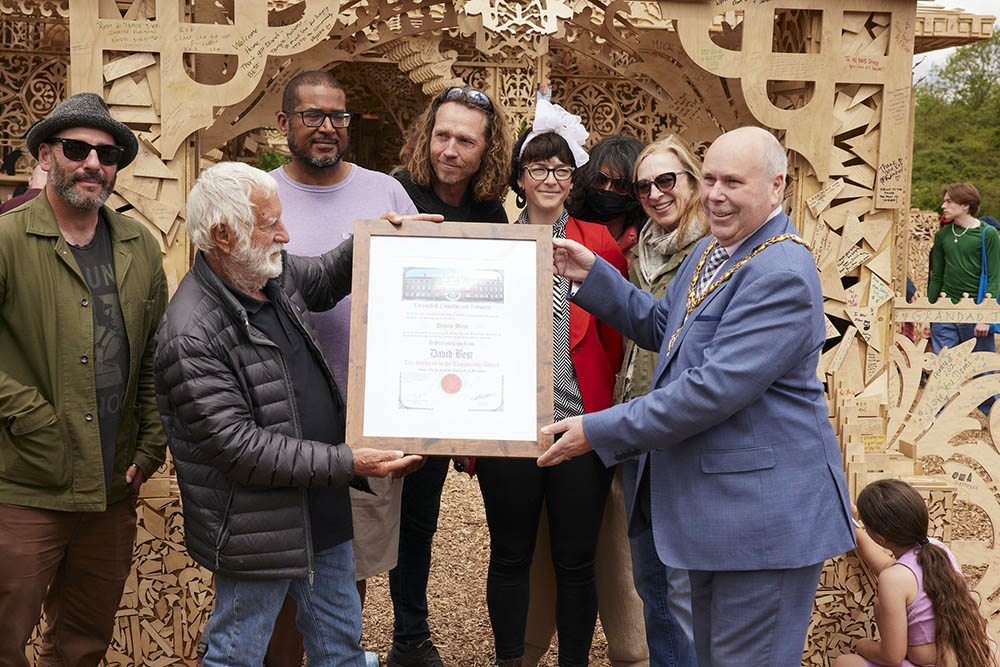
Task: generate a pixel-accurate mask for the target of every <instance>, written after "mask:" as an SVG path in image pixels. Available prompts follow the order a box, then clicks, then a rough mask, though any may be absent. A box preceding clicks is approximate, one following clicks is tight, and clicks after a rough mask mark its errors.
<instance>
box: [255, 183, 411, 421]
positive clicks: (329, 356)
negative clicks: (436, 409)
mask: <svg viewBox="0 0 1000 667" xmlns="http://www.w3.org/2000/svg"><path fill="white" fill-rule="evenodd" d="M271 176H274V179H275V180H276V181H278V198H279V199H281V207H282V213H281V219H282V222H284V223H285V228H286V229H287V230H288V235H289V237H290V239H291V240H290V241H289V242H288V243H287V244H286V246H285V249H286V250H287V251H288V252H290V253H292V254H294V255H306V256H308V257H314V256H316V255H322V254H323V253H325V252H326V251H328V250H331V249H333V248H336V247H337V246H338V245H340V244H341V243H342V242H343V241H344V240H345V239H347V238H350V236H351V234H352V233H353V232H354V221H355V220H359V219H363V220H369V219H372V218H377V217H379V216H380V215H382V214H383V213H385V212H386V211H396V212H397V213H403V214H410V213H416V212H417V208H416V207H415V206H414V205H413V202H411V201H410V198H409V196H407V194H406V191H405V190H404V189H403V186H402V185H400V184H399V182H398V181H397V180H396V179H394V178H392V177H391V176H387V175H385V174H382V173H379V172H377V171H372V170H370V169H365V168H364V167H359V166H358V165H356V164H352V165H351V171H350V173H349V174H348V175H347V178H345V179H344V180H343V181H341V182H340V183H337V184H336V185H303V184H302V183H299V182H297V181H293V180H292V179H291V178H289V177H288V175H287V174H286V173H285V169H284V167H278V168H277V169H275V170H274V171H272V172H271ZM312 319H313V321H314V322H315V323H316V328H317V329H318V331H319V344H320V346H321V347H322V348H323V354H324V355H326V360H327V363H329V364H330V368H331V369H333V378H334V379H335V380H336V381H337V387H338V388H339V389H340V394H341V396H342V397H343V398H344V400H345V401H346V400H347V359H348V343H349V341H350V340H351V336H350V334H351V297H350V296H348V297H347V298H345V299H343V300H342V301H341V302H340V303H338V304H337V305H336V307H334V308H333V310H328V311H326V312H325V313H313V314H312Z"/></svg>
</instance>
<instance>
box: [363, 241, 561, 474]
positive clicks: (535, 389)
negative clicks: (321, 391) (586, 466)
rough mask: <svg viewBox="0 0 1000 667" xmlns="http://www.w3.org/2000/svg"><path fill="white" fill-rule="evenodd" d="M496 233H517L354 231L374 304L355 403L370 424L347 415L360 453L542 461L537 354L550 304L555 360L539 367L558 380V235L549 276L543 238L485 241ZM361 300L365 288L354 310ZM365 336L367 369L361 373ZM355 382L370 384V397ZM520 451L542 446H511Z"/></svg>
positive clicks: (367, 317) (546, 415) (367, 315)
mask: <svg viewBox="0 0 1000 667" xmlns="http://www.w3.org/2000/svg"><path fill="white" fill-rule="evenodd" d="M359 224H361V223H359ZM384 224H387V223H384ZM418 224H419V223H418ZM426 224H431V225H434V223H426ZM408 226H409V225H406V224H404V225H403V229H401V230H400V231H401V232H405V231H406V228H407V227H408ZM470 228H471V229H470ZM490 228H493V229H492V231H493V232H498V231H499V232H506V233H508V234H509V232H510V230H511V229H512V226H508V225H480V224H471V225H470V224H460V223H442V224H440V225H434V226H433V227H432V228H431V230H432V231H434V232H438V233H439V235H437V236H412V235H405V233H400V234H392V233H390V234H384V235H383V234H376V233H372V234H370V235H369V236H367V237H366V238H359V235H358V234H357V233H356V234H355V276H356V277H357V276H358V273H359V268H360V267H359V266H358V261H357V260H358V256H359V252H358V251H359V245H358V244H359V243H362V244H364V243H366V242H367V267H366V268H364V269H362V271H363V272H365V274H366V275H365V276H363V277H366V278H367V285H366V288H367V289H366V291H367V299H366V300H365V303H364V305H363V310H362V308H361V307H359V308H357V309H356V310H355V311H352V315H351V331H352V335H351V338H352V350H351V360H352V370H351V382H350V383H349V403H351V402H352V400H353V406H354V407H355V408H357V402H358V401H359V400H361V401H363V416H360V417H359V415H358V414H357V410H354V411H353V412H352V411H351V410H350V409H349V422H350V423H349V427H348V431H349V437H348V441H349V443H350V444H352V445H357V444H360V443H361V442H363V443H364V446H385V447H386V448H392V449H404V450H406V451H417V452H424V453H444V452H449V453H461V454H480V455H481V454H483V453H486V454H491V455H504V454H506V455H520V456H525V455H532V456H534V455H537V454H538V441H539V433H538V428H539V426H540V425H541V424H544V423H548V422H549V421H551V382H549V383H548V396H544V397H543V398H544V399H545V400H543V401H542V402H541V405H542V407H541V409H540V407H539V405H540V401H539V391H540V387H539V376H540V375H542V374H540V372H539V370H540V358H539V354H538V351H539V350H538V347H539V310H540V308H539V306H540V305H542V306H543V308H542V310H543V311H544V312H545V313H546V317H547V325H546V326H545V328H544V331H545V332H546V333H548V336H545V337H544V338H545V339H546V340H547V350H546V351H547V353H548V355H547V356H545V355H543V356H542V359H541V363H542V365H545V368H546V370H545V374H547V375H548V377H549V378H551V373H552V371H551V349H552V345H551V329H552V325H551V293H552V289H551V285H552V277H551V276H552V272H551V237H549V238H548V239H545V238H544V237H542V242H544V241H546V240H547V241H548V243H544V245H545V249H544V252H545V253H547V256H546V257H545V261H547V263H548V267H547V269H548V270H547V272H543V273H542V275H540V274H539V267H538V263H539V250H540V248H539V238H538V234H537V231H538V230H531V232H532V237H529V238H494V237H483V236H482V235H483V234H487V233H489V232H490V231H491V230H490ZM544 231H547V230H544ZM470 233H472V234H478V235H480V236H468V235H467V234H470ZM459 234H461V235H459ZM361 254H362V255H363V254H364V253H363V252H362V253H361ZM542 281H544V285H545V286H546V287H545V288H544V289H542V290H540V289H539V287H541V286H542V285H543V282H542ZM539 294H542V295H544V296H543V298H541V299H540V298H539ZM358 296H359V295H358V291H357V284H355V295H354V299H352V306H353V305H355V304H358V302H359V301H360V300H359V298H358ZM540 301H541V304H540ZM358 315H360V317H358ZM359 322H364V323H366V326H364V331H363V332H361V331H360V327H359V326H358V325H359ZM356 334H357V335H356ZM361 339H363V341H364V343H363V347H364V350H365V354H364V360H363V366H364V367H363V369H355V368H354V366H355V362H356V361H357V362H360V361H361V360H360V359H358V358H356V355H355V349H354V346H355V345H356V344H357V343H359V342H360V340H361ZM358 356H360V355H358ZM546 360H547V361H548V363H547V364H546V363H545V362H546ZM356 377H357V378H362V377H363V384H364V387H363V393H361V394H358V393H357V392H355V389H356V387H355V385H356V384H357V382H356V381H355V378H356ZM543 390H544V387H543ZM546 401H547V402H546ZM349 407H350V406H349ZM359 418H360V420H361V428H360V433H358V430H359V429H358V428H357V427H358V424H357V421H358V419H359ZM359 435H360V441H359V442H355V441H354V440H355V438H357V436H359ZM396 439H404V440H406V441H412V440H414V439H415V440H416V441H419V443H420V447H419V448H416V449H415V448H413V447H412V446H411V447H409V448H408V447H407V446H405V444H404V443H402V442H400V441H397V440H396ZM490 441H492V442H493V444H491V445H487V444H486V443H489V442H490ZM394 442H395V444H392V443H394ZM513 442H520V443H522V445H533V446H529V447H527V448H525V447H524V446H521V447H514V448H513V449H512V448H511V447H510V446H509V445H510V443H513ZM427 446H431V447H432V449H433V450H434V451H431V450H428V449H427ZM438 449H443V450H444V451H443V452H438V451H437V450H438Z"/></svg>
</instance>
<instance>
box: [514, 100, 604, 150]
mask: <svg viewBox="0 0 1000 667" xmlns="http://www.w3.org/2000/svg"><path fill="white" fill-rule="evenodd" d="M546 132H555V133H556V134H558V135H559V136H560V137H562V138H563V139H565V140H566V143H567V144H569V149H570V151H572V152H573V160H574V161H575V162H576V165H574V166H576V167H577V168H579V167H582V166H583V165H585V164H587V161H588V160H590V156H589V155H587V151H585V150H583V144H584V143H585V142H586V141H587V137H589V136H590V133H589V132H587V129H586V128H585V127H584V126H583V119H581V118H580V117H579V116H576V115H573V114H571V113H570V112H568V111H566V110H565V109H563V108H562V107H561V106H559V105H558V104H552V102H549V101H548V100H547V99H545V98H544V97H542V96H541V95H538V98H537V100H536V103H535V122H534V123H532V124H531V132H529V133H528V137H527V138H526V139H525V140H524V143H523V144H521V152H520V153H519V154H518V157H520V156H521V155H524V147H525V146H527V145H528V144H529V143H530V142H531V140H532V139H534V138H535V137H537V136H538V135H540V134H544V133H546Z"/></svg>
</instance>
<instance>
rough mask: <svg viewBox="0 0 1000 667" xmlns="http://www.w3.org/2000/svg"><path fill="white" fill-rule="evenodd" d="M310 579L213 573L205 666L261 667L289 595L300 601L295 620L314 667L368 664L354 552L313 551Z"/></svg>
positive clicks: (347, 546)
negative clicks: (247, 576)
mask: <svg viewBox="0 0 1000 667" xmlns="http://www.w3.org/2000/svg"><path fill="white" fill-rule="evenodd" d="M313 570H314V577H313V582H312V584H311V585H310V583H309V580H308V579H237V578H234V577H230V576H226V575H221V574H216V575H215V608H214V609H213V610H212V631H211V635H210V636H209V638H208V652H207V653H206V654H205V659H204V660H202V662H201V664H202V665H203V666H204V667H217V666H218V667H222V666H223V665H224V666H226V667H242V666H244V665H245V666H246V667H260V665H261V664H263V662H264V654H265V652H266V651H267V643H268V640H269V639H270V638H271V631H272V630H273V629H274V619H275V617H277V615H278V611H279V610H280V609H281V604H282V602H283V601H284V599H285V594H286V593H288V594H290V595H291V596H292V597H293V598H295V601H296V602H297V603H298V613H297V615H296V617H295V622H296V624H297V625H298V627H299V631H300V632H301V633H302V634H303V636H304V637H305V648H306V657H307V660H308V662H309V665H310V667H320V666H323V667H348V666H349V667H365V656H364V651H362V650H361V599H360V598H359V597H358V589H357V587H356V586H355V582H354V554H353V553H352V551H351V543H350V542H344V543H343V544H338V545H337V546H335V547H330V548H329V549H326V550H325V551H322V552H320V553H318V554H315V556H314V557H313Z"/></svg>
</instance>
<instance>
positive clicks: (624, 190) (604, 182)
mask: <svg viewBox="0 0 1000 667" xmlns="http://www.w3.org/2000/svg"><path fill="white" fill-rule="evenodd" d="M630 185H631V183H630V182H629V179H627V178H611V177H610V176H608V175H607V174H605V173H604V172H603V171H601V172H598V173H597V176H595V177H594V187H595V188H597V189H598V190H611V191H612V192H616V193H618V194H620V195H627V194H628V193H629V189H630V187H629V186H630Z"/></svg>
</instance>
